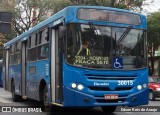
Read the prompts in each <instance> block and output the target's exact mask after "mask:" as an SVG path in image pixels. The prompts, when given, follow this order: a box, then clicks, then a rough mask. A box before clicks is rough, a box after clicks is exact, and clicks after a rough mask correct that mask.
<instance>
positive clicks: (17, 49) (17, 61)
mask: <svg viewBox="0 0 160 115" xmlns="http://www.w3.org/2000/svg"><path fill="white" fill-rule="evenodd" d="M20 51H21V42H20V41H19V42H17V43H16V44H15V54H14V57H15V58H14V62H15V64H20V58H21V57H20Z"/></svg>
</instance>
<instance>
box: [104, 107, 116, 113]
mask: <svg viewBox="0 0 160 115" xmlns="http://www.w3.org/2000/svg"><path fill="white" fill-rule="evenodd" d="M101 108H102V110H103V112H104V113H113V112H114V111H115V110H116V106H102V107H101Z"/></svg>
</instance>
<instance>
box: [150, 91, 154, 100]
mask: <svg viewBox="0 0 160 115" xmlns="http://www.w3.org/2000/svg"><path fill="white" fill-rule="evenodd" d="M149 100H151V101H155V95H154V93H153V91H150V92H149Z"/></svg>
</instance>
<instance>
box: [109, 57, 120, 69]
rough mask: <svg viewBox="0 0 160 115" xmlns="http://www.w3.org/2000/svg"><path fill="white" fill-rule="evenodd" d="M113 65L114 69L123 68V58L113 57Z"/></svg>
mask: <svg viewBox="0 0 160 115" xmlns="http://www.w3.org/2000/svg"><path fill="white" fill-rule="evenodd" d="M112 66H113V68H114V69H123V58H113V62H112Z"/></svg>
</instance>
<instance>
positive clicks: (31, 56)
mask: <svg viewBox="0 0 160 115" xmlns="http://www.w3.org/2000/svg"><path fill="white" fill-rule="evenodd" d="M36 41H37V34H36V33H34V34H32V35H31V36H30V37H29V39H28V61H36V59H37V57H36V47H35V46H36Z"/></svg>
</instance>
